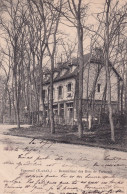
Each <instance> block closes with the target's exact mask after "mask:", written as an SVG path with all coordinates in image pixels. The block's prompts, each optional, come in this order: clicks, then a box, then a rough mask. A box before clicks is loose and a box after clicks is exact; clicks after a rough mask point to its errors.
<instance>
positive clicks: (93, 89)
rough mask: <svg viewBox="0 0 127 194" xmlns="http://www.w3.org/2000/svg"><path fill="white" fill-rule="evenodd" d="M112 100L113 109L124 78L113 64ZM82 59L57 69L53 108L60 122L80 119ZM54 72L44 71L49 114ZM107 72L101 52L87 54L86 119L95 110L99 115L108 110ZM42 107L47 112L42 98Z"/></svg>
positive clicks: (83, 103)
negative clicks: (79, 95) (80, 62)
mask: <svg viewBox="0 0 127 194" xmlns="http://www.w3.org/2000/svg"><path fill="white" fill-rule="evenodd" d="M110 66H111V68H110V75H111V94H112V96H111V100H112V104H113V111H114V112H115V111H116V110H117V109H118V106H119V105H118V103H119V101H120V99H119V98H120V93H119V91H120V90H119V86H120V81H121V80H122V79H121V77H120V75H119V74H118V72H117V71H116V69H115V68H114V67H113V66H112V65H111V64H110ZM78 73H79V72H78V59H76V58H74V59H73V60H72V62H71V63H68V62H65V63H59V64H58V67H57V68H55V69H54V84H53V101H54V103H53V109H54V118H55V122H56V123H61V124H73V123H74V122H76V121H77V110H78V89H79V88H78V87H79V85H78ZM49 84H50V71H47V72H45V74H44V86H43V91H42V93H43V99H44V104H45V108H46V112H47V117H48V105H49V98H50V96H49ZM106 87H107V84H106V73H105V68H104V66H103V60H102V58H101V57H100V56H99V57H98V56H97V55H94V54H93V55H92V56H91V55H90V54H86V55H84V69H83V99H82V108H83V120H85V119H86V118H87V117H88V114H90V113H92V114H93V116H94V118H97V117H99V114H100V111H102V110H103V108H102V106H104V109H107V105H106V93H107V92H106ZM40 110H41V111H43V107H42V103H41V101H40Z"/></svg>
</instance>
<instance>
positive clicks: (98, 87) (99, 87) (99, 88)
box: [97, 84, 101, 93]
mask: <svg viewBox="0 0 127 194" xmlns="http://www.w3.org/2000/svg"><path fill="white" fill-rule="evenodd" d="M100 91H101V84H97V92H98V93H99V92H100Z"/></svg>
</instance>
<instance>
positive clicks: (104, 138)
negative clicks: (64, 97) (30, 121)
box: [4, 125, 127, 152]
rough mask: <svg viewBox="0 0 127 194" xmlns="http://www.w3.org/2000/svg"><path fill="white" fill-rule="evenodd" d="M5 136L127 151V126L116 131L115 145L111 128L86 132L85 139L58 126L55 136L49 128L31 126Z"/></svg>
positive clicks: (64, 127)
mask: <svg viewBox="0 0 127 194" xmlns="http://www.w3.org/2000/svg"><path fill="white" fill-rule="evenodd" d="M4 134H5V135H12V136H20V137H30V138H35V139H42V140H48V141H53V142H59V143H66V144H79V145H87V146H92V147H100V148H105V149H113V150H119V151H125V152H126V151H127V126H124V127H119V128H117V129H115V143H113V142H112V141H111V132H110V128H109V126H107V127H102V128H100V129H97V130H95V131H87V132H86V131H84V132H83V137H82V138H79V137H78V132H77V131H76V130H72V129H71V127H67V126H60V125H58V126H56V131H55V134H51V132H50V128H49V127H42V126H30V127H21V128H20V129H18V128H11V129H9V131H7V132H5V133H4Z"/></svg>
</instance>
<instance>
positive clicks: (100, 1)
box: [0, 0, 127, 53]
mask: <svg viewBox="0 0 127 194" xmlns="http://www.w3.org/2000/svg"><path fill="white" fill-rule="evenodd" d="M126 1H127V0H119V2H120V4H121V5H122V4H123V3H125V2H126ZM77 2H78V0H77ZM112 2H113V3H115V2H116V0H112ZM83 3H86V4H87V3H88V4H89V10H88V17H87V19H86V24H87V25H95V26H97V25H96V19H95V17H96V14H97V13H100V12H101V11H102V10H103V7H104V3H105V0H83ZM66 24H69V23H68V22H66ZM60 30H61V31H63V32H64V33H65V34H66V36H65V39H64V40H65V42H69V41H71V42H74V40H75V39H76V37H77V32H76V29H75V28H73V27H68V26H67V25H64V24H60ZM88 35H89V34H88ZM88 35H86V34H85V35H84V53H87V52H89V49H90V48H89V46H90V37H89V36H88ZM0 47H5V43H4V40H3V39H1V38H0Z"/></svg>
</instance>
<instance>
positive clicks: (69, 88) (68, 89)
mask: <svg viewBox="0 0 127 194" xmlns="http://www.w3.org/2000/svg"><path fill="white" fill-rule="evenodd" d="M71 85H72V84H71V83H69V84H68V85H67V91H68V92H71V89H72V88H71Z"/></svg>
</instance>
